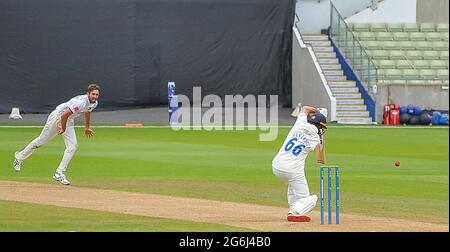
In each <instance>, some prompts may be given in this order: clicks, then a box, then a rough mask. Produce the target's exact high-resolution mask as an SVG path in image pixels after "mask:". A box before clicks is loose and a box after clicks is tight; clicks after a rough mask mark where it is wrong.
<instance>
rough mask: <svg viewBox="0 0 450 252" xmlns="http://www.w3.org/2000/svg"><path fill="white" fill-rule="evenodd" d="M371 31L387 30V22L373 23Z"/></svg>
mask: <svg viewBox="0 0 450 252" xmlns="http://www.w3.org/2000/svg"><path fill="white" fill-rule="evenodd" d="M370 31H371V32H385V31H386V24H385V23H373V24H371V25H370Z"/></svg>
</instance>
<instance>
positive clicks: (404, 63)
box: [395, 60, 413, 69]
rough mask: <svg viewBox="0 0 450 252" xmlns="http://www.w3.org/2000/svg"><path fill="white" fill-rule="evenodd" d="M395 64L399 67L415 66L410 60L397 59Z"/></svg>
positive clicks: (408, 67) (410, 67) (409, 67)
mask: <svg viewBox="0 0 450 252" xmlns="http://www.w3.org/2000/svg"><path fill="white" fill-rule="evenodd" d="M395 64H396V68H397V69H412V68H413V67H412V65H411V63H409V61H407V60H397V61H396V62H395Z"/></svg>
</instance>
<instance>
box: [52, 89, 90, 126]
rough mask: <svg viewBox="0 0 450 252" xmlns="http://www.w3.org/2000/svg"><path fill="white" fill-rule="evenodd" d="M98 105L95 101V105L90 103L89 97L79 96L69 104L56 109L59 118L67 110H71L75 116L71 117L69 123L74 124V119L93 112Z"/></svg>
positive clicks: (66, 103)
mask: <svg viewBox="0 0 450 252" xmlns="http://www.w3.org/2000/svg"><path fill="white" fill-rule="evenodd" d="M97 105H98V101H95V103H90V102H89V98H88V95H79V96H76V97H74V98H72V99H70V100H69V101H68V102H65V103H62V104H60V105H58V107H56V109H55V112H56V113H58V115H59V116H61V115H62V113H64V111H65V110H66V109H70V110H71V111H72V113H73V114H72V115H70V116H69V119H68V121H72V122H73V119H74V118H76V117H78V116H79V115H81V114H83V113H86V112H91V111H92V110H94V109H95V108H96V107H97Z"/></svg>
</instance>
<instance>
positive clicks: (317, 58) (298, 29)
mask: <svg viewBox="0 0 450 252" xmlns="http://www.w3.org/2000/svg"><path fill="white" fill-rule="evenodd" d="M295 18H296V19H297V21H294V23H295V27H296V28H297V31H298V33H299V35H300V38H301V40H302V42H303V43H304V44H305V45H307V46H310V47H311V49H312V50H311V51H312V52H313V54H314V57H315V58H316V60H317V62H318V60H319V57H318V56H317V54H316V51H315V50H314V46H313V45H312V44H311V43H308V42H305V40H304V39H303V34H302V32H301V30H300V27H299V26H298V23H299V22H300V17H299V16H298V15H297V13H295ZM317 65H319V68H320V71H321V73H322V74H324V70H323V68H322V65H321V64H317ZM327 82H328V81H327Z"/></svg>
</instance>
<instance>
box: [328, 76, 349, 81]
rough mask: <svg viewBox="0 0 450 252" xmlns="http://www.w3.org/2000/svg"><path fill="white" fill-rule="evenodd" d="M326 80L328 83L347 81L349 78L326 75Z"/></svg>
mask: <svg viewBox="0 0 450 252" xmlns="http://www.w3.org/2000/svg"><path fill="white" fill-rule="evenodd" d="M325 79H326V80H327V81H337V80H346V79H347V76H345V75H325Z"/></svg>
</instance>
